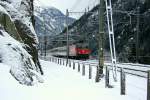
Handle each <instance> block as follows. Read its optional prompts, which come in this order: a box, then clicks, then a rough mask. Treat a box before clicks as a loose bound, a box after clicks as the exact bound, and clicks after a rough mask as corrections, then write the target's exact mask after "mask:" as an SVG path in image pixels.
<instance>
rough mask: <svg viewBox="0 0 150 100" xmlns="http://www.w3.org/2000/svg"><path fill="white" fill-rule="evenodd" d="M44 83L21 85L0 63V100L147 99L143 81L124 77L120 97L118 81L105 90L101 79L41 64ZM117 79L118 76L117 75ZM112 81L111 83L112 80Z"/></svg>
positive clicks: (57, 66) (66, 68) (132, 77)
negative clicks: (124, 88)
mask: <svg viewBox="0 0 150 100" xmlns="http://www.w3.org/2000/svg"><path fill="white" fill-rule="evenodd" d="M41 65H42V66H43V69H44V72H45V75H44V76H43V78H44V80H45V82H44V83H39V84H35V85H34V86H25V85H20V84H19V83H18V82H17V81H16V80H15V79H14V78H13V77H12V76H11V74H9V70H10V67H9V66H7V65H4V64H2V63H0V76H1V78H0V98H1V100H146V79H144V78H139V77H136V76H130V75H127V79H126V80H127V95H125V96H121V95H120V86H119V81H118V82H117V83H113V82H111V83H112V84H113V85H114V86H115V87H114V88H111V89H108V88H105V84H104V80H101V82H99V83H95V82H94V75H93V78H92V79H91V80H89V79H88V76H85V77H82V76H81V73H78V72H77V70H72V68H69V67H65V66H60V65H58V64H55V63H51V62H47V61H41ZM118 77H119V76H118ZM111 81H112V80H111Z"/></svg>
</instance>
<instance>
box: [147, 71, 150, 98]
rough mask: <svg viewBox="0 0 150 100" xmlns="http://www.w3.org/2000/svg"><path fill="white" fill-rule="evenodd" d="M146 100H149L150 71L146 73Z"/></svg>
mask: <svg viewBox="0 0 150 100" xmlns="http://www.w3.org/2000/svg"><path fill="white" fill-rule="evenodd" d="M147 100H150V70H149V71H148V73H147Z"/></svg>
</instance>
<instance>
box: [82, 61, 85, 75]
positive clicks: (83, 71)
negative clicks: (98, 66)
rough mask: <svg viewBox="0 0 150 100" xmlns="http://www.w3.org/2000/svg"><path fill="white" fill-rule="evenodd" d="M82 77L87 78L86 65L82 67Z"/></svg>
mask: <svg viewBox="0 0 150 100" xmlns="http://www.w3.org/2000/svg"><path fill="white" fill-rule="evenodd" d="M82 75H83V76H85V65H84V64H83V66H82Z"/></svg>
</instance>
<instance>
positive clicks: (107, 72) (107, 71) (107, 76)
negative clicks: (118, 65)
mask: <svg viewBox="0 0 150 100" xmlns="http://www.w3.org/2000/svg"><path fill="white" fill-rule="evenodd" d="M109 86H110V85H109V68H108V67H107V66H106V76H105V87H106V88H109Z"/></svg>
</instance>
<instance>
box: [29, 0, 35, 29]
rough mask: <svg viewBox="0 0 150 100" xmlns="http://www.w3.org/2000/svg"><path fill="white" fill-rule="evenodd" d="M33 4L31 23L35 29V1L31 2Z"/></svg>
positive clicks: (31, 0)
mask: <svg viewBox="0 0 150 100" xmlns="http://www.w3.org/2000/svg"><path fill="white" fill-rule="evenodd" d="M30 2H31V21H32V24H33V27H34V28H35V19H34V0H30Z"/></svg>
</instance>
